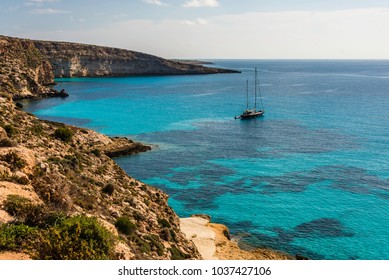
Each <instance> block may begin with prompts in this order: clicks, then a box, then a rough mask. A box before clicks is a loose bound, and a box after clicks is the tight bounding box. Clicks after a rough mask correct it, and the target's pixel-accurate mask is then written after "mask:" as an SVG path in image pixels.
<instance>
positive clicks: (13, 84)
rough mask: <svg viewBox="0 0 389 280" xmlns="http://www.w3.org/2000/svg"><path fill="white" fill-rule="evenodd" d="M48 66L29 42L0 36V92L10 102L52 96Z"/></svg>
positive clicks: (51, 75)
mask: <svg viewBox="0 0 389 280" xmlns="http://www.w3.org/2000/svg"><path fill="white" fill-rule="evenodd" d="M52 84H54V73H53V71H52V66H51V63H50V62H49V61H48V60H47V59H46V58H44V57H43V56H42V54H41V53H40V51H39V50H38V49H36V48H35V46H34V44H33V42H32V41H31V40H25V39H18V38H10V37H5V36H0V90H3V91H4V92H7V93H10V94H12V95H13V97H14V99H20V98H36V97H46V96H56V95H58V94H59V92H58V91H56V90H53V89H50V88H49V87H47V86H48V85H52Z"/></svg>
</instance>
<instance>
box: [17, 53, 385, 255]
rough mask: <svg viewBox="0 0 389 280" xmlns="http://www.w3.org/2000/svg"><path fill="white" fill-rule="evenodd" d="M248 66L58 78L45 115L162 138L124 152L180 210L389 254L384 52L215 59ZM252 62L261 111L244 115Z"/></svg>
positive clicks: (306, 242) (250, 228) (250, 235)
mask: <svg viewBox="0 0 389 280" xmlns="http://www.w3.org/2000/svg"><path fill="white" fill-rule="evenodd" d="M215 63H216V65H218V66H222V67H227V68H233V69H238V70H241V71H242V73H241V74H223V75H204V76H170V77H129V78H83V79H59V80H57V81H58V88H65V89H66V90H67V91H68V92H69V93H70V97H69V98H67V99H60V98H58V99H46V100H41V101H38V102H36V101H29V102H27V101H26V102H25V105H26V110H27V111H30V112H33V113H35V114H37V115H38V116H39V117H41V118H45V119H51V120H57V121H63V122H66V123H70V124H74V125H79V126H84V127H88V128H92V129H95V130H98V131H100V132H103V133H106V134H108V135H115V136H116V135H121V136H129V137H131V138H135V139H137V140H139V141H143V142H146V143H150V144H153V145H155V148H154V149H153V151H151V152H148V153H144V154H140V155H136V156H132V157H125V158H120V159H117V162H118V163H119V164H120V165H121V166H122V167H123V168H124V169H125V170H126V171H127V172H128V174H130V175H131V176H133V177H136V178H138V179H141V180H143V181H145V182H147V183H149V184H152V185H154V186H156V187H159V188H161V189H163V190H164V191H166V192H167V193H168V194H169V195H170V201H169V203H170V204H171V205H172V207H173V208H174V210H175V211H176V212H177V213H178V214H179V215H180V216H189V215H191V214H193V213H207V214H210V215H211V216H212V220H213V221H214V222H220V223H224V224H226V225H228V226H229V228H230V230H231V232H232V233H233V234H234V235H236V236H238V237H240V238H241V240H242V241H244V242H246V243H249V244H251V245H254V246H266V247H272V248H275V249H279V250H284V251H287V252H289V253H291V254H300V255H305V256H308V257H310V258H314V259H389V238H388V236H389V215H388V212H389V160H388V159H389V141H388V140H389V61H302V60H259V61H254V60H218V61H215ZM254 67H258V68H259V80H260V84H261V91H262V94H263V97H264V98H263V103H264V106H265V108H264V109H265V116H264V117H263V118H259V119H255V120H249V121H241V120H234V116H235V115H238V114H240V113H241V111H242V110H243V109H244V107H245V81H246V79H249V80H250V85H252V83H253V76H254V75H253V73H254V72H253V71H254Z"/></svg>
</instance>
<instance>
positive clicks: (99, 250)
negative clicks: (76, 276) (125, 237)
mask: <svg viewBox="0 0 389 280" xmlns="http://www.w3.org/2000/svg"><path fill="white" fill-rule="evenodd" d="M113 245H114V238H113V236H112V234H111V233H110V232H109V231H108V230H107V229H105V228H104V227H103V226H101V225H100V224H99V223H98V221H97V219H96V218H89V217H86V216H74V217H71V218H67V219H65V220H63V221H62V222H60V223H59V224H56V225H55V226H53V227H50V228H48V229H47V230H46V231H45V233H44V234H42V235H41V237H40V240H39V246H37V247H38V248H36V250H37V254H36V256H34V257H35V258H38V259H47V260H102V259H110V258H112V256H113Z"/></svg>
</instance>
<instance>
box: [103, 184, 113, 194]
mask: <svg viewBox="0 0 389 280" xmlns="http://www.w3.org/2000/svg"><path fill="white" fill-rule="evenodd" d="M101 191H102V192H103V193H106V194H108V195H112V194H113V192H114V191H115V186H114V185H112V184H106V185H105V186H104V188H102V189H101Z"/></svg>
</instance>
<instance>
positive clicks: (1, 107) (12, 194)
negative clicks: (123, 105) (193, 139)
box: [0, 37, 201, 259]
mask: <svg viewBox="0 0 389 280" xmlns="http://www.w3.org/2000/svg"><path fill="white" fill-rule="evenodd" d="M0 54H1V56H0V58H1V59H0V70H1V74H0V75H1V77H0V78H1V84H0V259H1V258H2V257H4V256H5V258H12V256H14V257H16V258H23V259H25V258H34V259H199V258H201V257H200V255H199V253H198V251H197V249H196V247H195V246H194V244H193V243H192V242H191V241H189V240H187V239H186V238H185V236H184V235H183V233H182V232H181V230H180V227H179V219H178V217H177V215H176V214H175V213H174V211H173V210H172V209H171V208H170V206H169V205H168V204H167V199H168V196H167V195H166V194H165V193H164V192H162V191H161V190H159V189H156V188H154V187H152V186H149V185H147V184H144V183H142V182H139V181H137V180H136V179H134V178H131V177H129V176H128V175H127V174H126V173H125V172H124V171H123V170H122V169H121V168H120V167H119V166H118V165H117V164H116V163H115V162H114V161H113V160H112V159H111V158H110V157H113V156H119V155H123V154H131V153H136V152H141V151H145V150H148V149H150V147H148V146H145V145H143V144H140V143H136V142H133V141H130V140H127V139H125V138H109V137H107V136H105V135H102V134H99V133H96V132H94V131H92V130H88V129H82V128H77V127H73V126H67V125H64V124H61V123H55V122H49V121H42V120H39V119H37V118H36V117H34V116H33V115H31V114H28V113H25V112H23V111H21V110H20V109H19V108H18V106H16V105H15V103H14V101H13V100H14V99H15V98H16V99H17V98H23V97H29V98H31V97H37V96H38V97H43V96H49V95H50V94H49V93H50V92H53V91H52V90H51V89H50V88H48V87H47V85H50V84H52V83H53V78H54V75H53V72H52V68H51V64H50V63H49V62H48V61H47V60H46V59H45V57H44V56H42V55H41V53H40V52H39V51H38V50H37V49H36V48H35V46H34V44H33V43H32V42H31V41H30V40H24V39H16V38H9V37H0ZM3 253H4V254H3ZM15 253H16V255H15Z"/></svg>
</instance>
